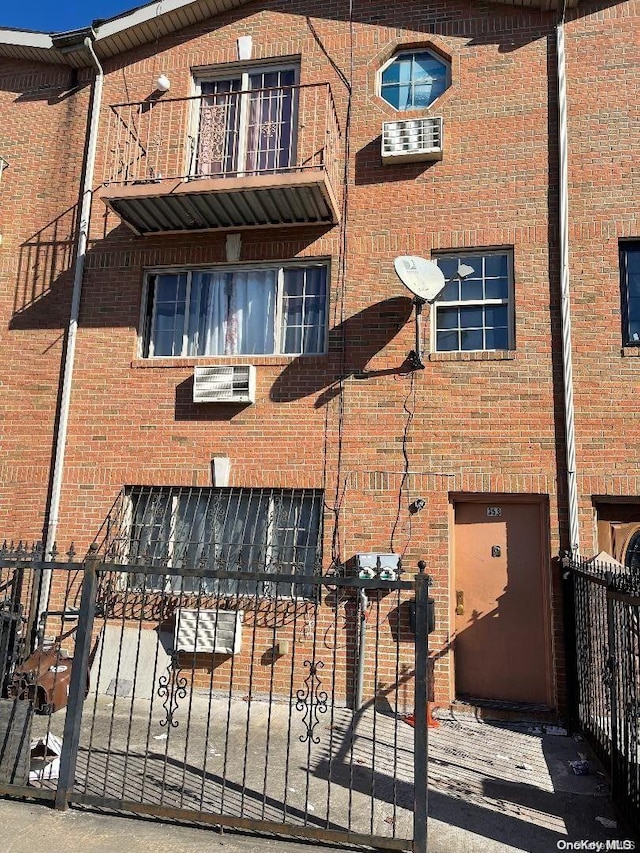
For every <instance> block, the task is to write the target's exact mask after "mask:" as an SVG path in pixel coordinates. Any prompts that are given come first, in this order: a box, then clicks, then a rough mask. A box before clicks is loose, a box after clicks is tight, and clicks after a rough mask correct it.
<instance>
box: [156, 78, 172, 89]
mask: <svg viewBox="0 0 640 853" xmlns="http://www.w3.org/2000/svg"><path fill="white" fill-rule="evenodd" d="M170 88H171V80H169V78H168V77H167V75H166V74H161V75H160V76H159V77H158V79H157V80H156V89H157V91H158V92H168V91H169V89H170Z"/></svg>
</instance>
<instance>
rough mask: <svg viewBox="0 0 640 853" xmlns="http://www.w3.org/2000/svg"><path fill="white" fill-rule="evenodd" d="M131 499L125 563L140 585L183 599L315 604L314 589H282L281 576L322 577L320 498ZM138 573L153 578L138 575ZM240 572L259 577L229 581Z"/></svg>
mask: <svg viewBox="0 0 640 853" xmlns="http://www.w3.org/2000/svg"><path fill="white" fill-rule="evenodd" d="M125 496H126V500H127V503H128V510H127V513H126V517H127V523H126V530H125V535H124V537H122V539H121V541H123V542H124V543H125V546H126V547H125V550H124V553H122V554H121V557H122V558H123V559H124V562H126V563H128V564H129V565H131V566H132V574H131V579H132V584H133V585H135V586H142V585H144V588H146V589H157V590H161V591H164V592H176V593H178V592H196V593H197V592H202V593H207V594H217V593H219V594H225V593H228V594H234V595H238V594H245V595H268V594H272V595H273V594H277V595H278V596H280V597H313V594H314V585H313V584H311V585H310V584H305V583H304V581H303V580H301V582H300V583H289V582H287V583H279V582H278V578H277V576H278V575H290V576H291V575H300V576H309V575H314V574H319V573H320V547H321V535H320V533H321V522H322V512H321V510H322V492H321V491H318V490H313V489H264V488H263V489H251V488H178V487H175V488H171V487H152V486H131V487H129V488H127V490H126V495H125ZM135 566H145V567H146V568H147V569H153V570H154V571H153V572H145V573H142V572H140V571H138V572H136V570H135ZM163 568H167V569H178V570H180V569H198V570H200V571H201V573H202V577H201V578H194V577H188V576H187V577H181V576H180V574H175V575H172V574H163V572H162V570H163ZM212 572H219V573H223V574H225V575H227V576H226V577H222V578H218V577H215V576H212V575H211V574H210V573H212ZM237 572H250V573H254V574H258V575H259V577H257V578H255V579H246V578H244V579H242V580H234V578H233V577H229V576H228V575H229V574H231V575H233V574H235V573H237ZM271 578H272V579H273V580H271Z"/></svg>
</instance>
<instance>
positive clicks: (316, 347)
mask: <svg viewBox="0 0 640 853" xmlns="http://www.w3.org/2000/svg"><path fill="white" fill-rule="evenodd" d="M146 305H147V309H146V320H145V334H144V338H143V355H144V356H145V357H149V358H158V357H167V356H206V355H230V356H235V355H273V354H283V355H301V354H319V353H323V352H324V351H325V340H326V325H327V265H326V264H308V265H301V264H292V265H287V266H282V267H273V266H266V267H261V268H252V269H247V268H246V267H245V268H228V267H226V268H213V269H199V270H171V271H157V272H149V273H148V274H147V298H146Z"/></svg>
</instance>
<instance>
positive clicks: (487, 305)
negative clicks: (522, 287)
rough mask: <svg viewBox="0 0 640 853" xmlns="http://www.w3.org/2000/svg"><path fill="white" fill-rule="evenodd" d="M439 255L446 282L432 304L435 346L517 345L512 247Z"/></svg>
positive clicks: (470, 348) (496, 347)
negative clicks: (515, 336)
mask: <svg viewBox="0 0 640 853" xmlns="http://www.w3.org/2000/svg"><path fill="white" fill-rule="evenodd" d="M434 260H435V261H436V263H437V264H438V266H439V267H440V269H441V270H442V272H443V273H444V277H445V281H446V284H445V287H444V289H443V290H442V291H441V292H440V295H439V296H438V298H437V299H436V301H435V302H434V304H433V306H432V309H431V319H432V340H433V350H434V351H435V352H464V351H474V350H475V351H486V350H511V349H514V330H513V259H512V255H511V252H510V251H505V250H495V251H493V250H491V251H475V252H465V253H456V254H446V255H440V256H439V257H436V258H434Z"/></svg>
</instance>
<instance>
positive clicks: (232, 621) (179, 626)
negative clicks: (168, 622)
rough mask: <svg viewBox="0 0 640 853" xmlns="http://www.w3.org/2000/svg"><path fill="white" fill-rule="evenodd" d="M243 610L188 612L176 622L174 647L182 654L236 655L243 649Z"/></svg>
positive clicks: (180, 612)
mask: <svg viewBox="0 0 640 853" xmlns="http://www.w3.org/2000/svg"><path fill="white" fill-rule="evenodd" d="M243 617H244V611H243V610H186V609H181V610H180V611H179V613H178V617H177V619H176V630H175V637H174V645H175V649H176V651H179V652H196V653H199V654H216V655H237V654H238V652H239V651H240V650H241V648H242V619H243Z"/></svg>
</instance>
